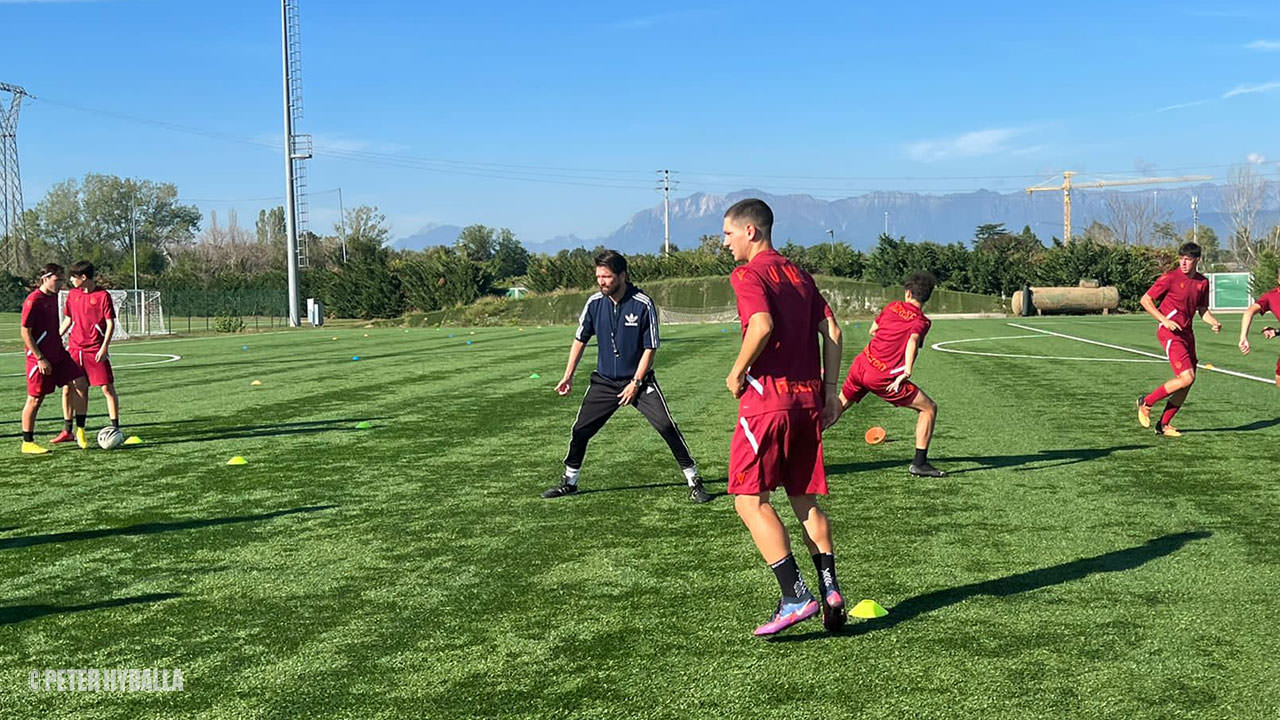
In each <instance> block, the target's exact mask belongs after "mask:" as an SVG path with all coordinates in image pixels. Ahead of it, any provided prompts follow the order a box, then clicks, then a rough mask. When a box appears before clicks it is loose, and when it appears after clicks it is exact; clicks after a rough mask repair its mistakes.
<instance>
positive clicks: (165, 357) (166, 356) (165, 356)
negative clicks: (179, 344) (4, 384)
mask: <svg viewBox="0 0 1280 720" xmlns="http://www.w3.org/2000/svg"><path fill="white" fill-rule="evenodd" d="M22 354H23V353H21V352H7V353H0V357H4V356H6V355H22ZM111 356H112V357H154V358H161V359H160V360H148V361H146V362H136V363H127V364H124V363H122V364H119V365H117V364H115V363H111V367H112V369H114V370H121V369H124V368H140V367H147V366H149V365H164V364H166V363H171V362H178V361H179V360H181V359H182V356H181V355H174V354H172V353H111ZM24 374H25V373H3V374H0V377H19V376H21V375H24Z"/></svg>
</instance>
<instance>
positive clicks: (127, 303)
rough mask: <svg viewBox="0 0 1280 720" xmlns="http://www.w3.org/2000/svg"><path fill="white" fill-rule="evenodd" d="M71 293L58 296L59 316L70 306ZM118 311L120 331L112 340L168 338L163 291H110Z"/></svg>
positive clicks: (117, 320) (61, 293) (67, 291)
mask: <svg viewBox="0 0 1280 720" xmlns="http://www.w3.org/2000/svg"><path fill="white" fill-rule="evenodd" d="M71 292H74V291H71V290H63V291H62V292H60V293H58V317H62V309H63V308H64V307H66V304H67V295H68V294H69V293H71ZM107 292H109V293H111V302H112V304H113V305H115V309H116V332H115V336H114V337H112V340H128V339H129V338H134V337H147V336H151V335H168V334H169V327H168V323H166V322H165V316H164V303H163V302H162V300H161V296H160V291H159V290H108V291H107Z"/></svg>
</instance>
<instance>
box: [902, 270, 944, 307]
mask: <svg viewBox="0 0 1280 720" xmlns="http://www.w3.org/2000/svg"><path fill="white" fill-rule="evenodd" d="M937 284H938V279H937V278H935V277H934V276H933V273H931V272H924V271H920V272H913V273H911V275H910V276H908V277H907V281H906V282H905V283H903V285H904V286H905V287H906V288H907V289H908V290H910V291H911V297H913V298H915V299H916V300H919V301H920V304H921V305H923V304H925V303H927V302H929V298H930V297H932V296H933V286H934V285H937Z"/></svg>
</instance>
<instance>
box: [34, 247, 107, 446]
mask: <svg viewBox="0 0 1280 720" xmlns="http://www.w3.org/2000/svg"><path fill="white" fill-rule="evenodd" d="M67 274H68V275H69V276H70V277H71V284H72V286H74V287H73V289H72V290H71V292H69V293H67V303H66V305H65V306H64V307H63V310H62V312H63V317H62V325H61V326H60V327H59V328H58V330H59V332H60V333H62V334H66V332H67V331H68V330H70V331H71V337H70V340H69V342H68V345H69V347H68V349H69V350H70V353H71V359H72V361H74V362H75V363H76V365H78V366H79V367H80V369H81V370H82V371H84V374H85V376H86V377H87V378H88V381H89V385H91V386H93V387H100V388H102V394H103V396H104V397H106V399H107V416H108V417H110V418H111V424H112V425H113V426H115V427H116V428H119V427H120V398H119V397H118V396H117V395H116V386H115V374H114V373H112V371H111V358H110V356H108V355H107V348H108V347H110V345H111V338H112V337H113V336H114V335H115V331H116V308H115V304H114V303H113V302H112V301H111V293H109V292H107V291H106V290H105V289H103V288H101V287H98V284H97V282H96V281H95V280H94V275H95V274H96V271H95V269H94V267H93V263H91V262H88V261H86V260H81V261H80V262H78V263H76V264H74V265H72V266H71V269H70V270H68V271H67ZM75 403H76V398H75V396H74V394H73V392H72V389H71V388H70V387H68V388H66V389H65V390H64V391H63V398H62V412H63V416H62V417H63V422H64V427H63V430H62V433H61V434H60V435H58V436H57V437H55V438H54V439H52V440H50V442H53V443H60V442H67V441H69V440H71V439H73V438H74V439H76V440H77V441H78V440H79V439H80V436H81V435H83V434H84V423H85V417H86V416H87V415H88V411H89V408H88V405H89V398H88V394H87V390H86V395H85V398H84V400H83V402H82V403H78V404H79V405H80V407H79V408H78V410H79V412H77V413H76V414H75V423H76V430H75V435H73V434H72V429H71V414H72V409H73V407H72V406H73V404H75ZM82 447H83V446H82Z"/></svg>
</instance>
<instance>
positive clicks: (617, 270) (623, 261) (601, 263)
mask: <svg viewBox="0 0 1280 720" xmlns="http://www.w3.org/2000/svg"><path fill="white" fill-rule="evenodd" d="M596 267H603V268H609V270H610V271H611V272H613V274H614V275H621V274H622V273H624V272H626V271H627V258H626V256H625V255H623V254H622V253H620V252H618V251H617V250H604V251H602V252H601V253H600V254H599V255H596Z"/></svg>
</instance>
